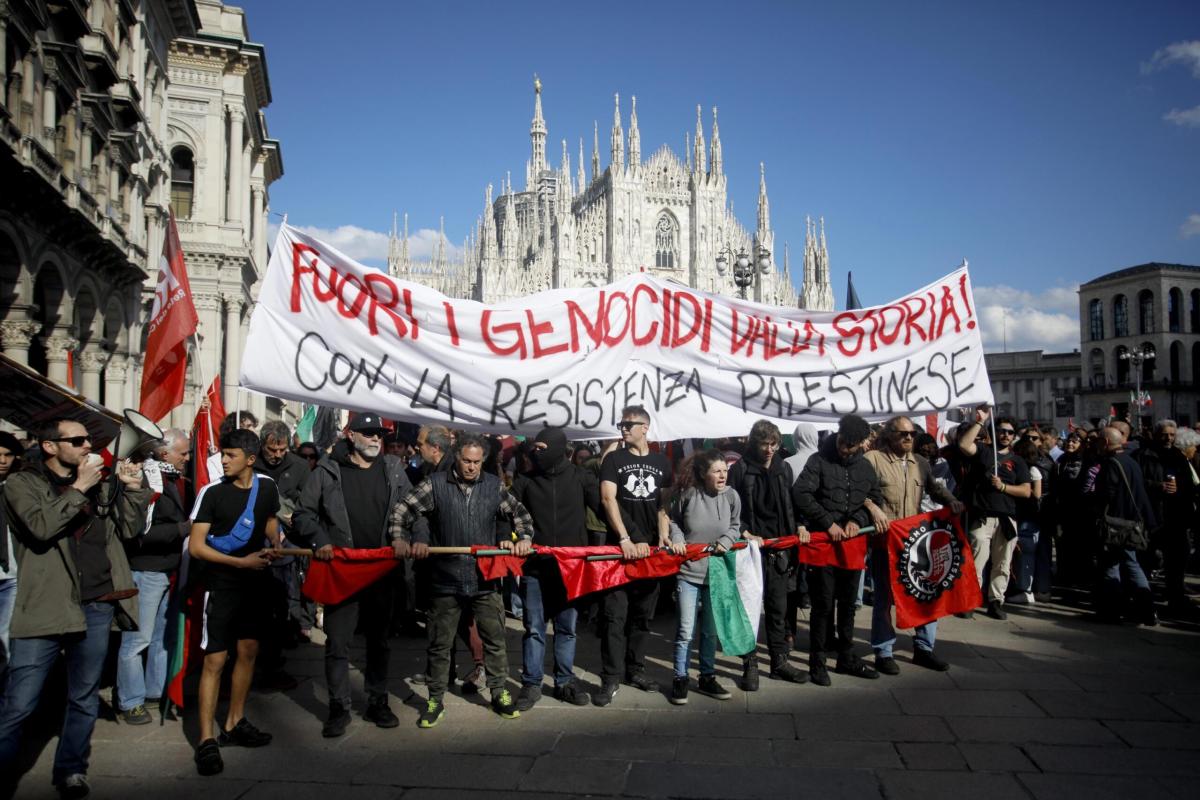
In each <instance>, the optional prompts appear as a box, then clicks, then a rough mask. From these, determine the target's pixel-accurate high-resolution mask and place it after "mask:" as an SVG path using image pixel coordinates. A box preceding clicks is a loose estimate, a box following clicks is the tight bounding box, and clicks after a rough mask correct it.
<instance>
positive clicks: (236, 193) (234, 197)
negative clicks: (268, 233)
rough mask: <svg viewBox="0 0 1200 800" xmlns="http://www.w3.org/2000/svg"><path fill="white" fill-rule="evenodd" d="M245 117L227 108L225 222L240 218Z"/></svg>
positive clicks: (237, 110)
mask: <svg viewBox="0 0 1200 800" xmlns="http://www.w3.org/2000/svg"><path fill="white" fill-rule="evenodd" d="M244 118H245V115H244V114H243V113H242V109H240V108H238V107H236V106H230V107H229V186H228V187H227V194H226V201H225V219H226V221H227V222H234V223H236V222H240V221H241V219H240V218H241V216H242V189H243V187H242V129H243V128H244V126H245V123H244Z"/></svg>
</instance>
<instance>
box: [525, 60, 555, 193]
mask: <svg viewBox="0 0 1200 800" xmlns="http://www.w3.org/2000/svg"><path fill="white" fill-rule="evenodd" d="M529 140H530V143H531V145H532V148H533V158H532V160H531V169H532V172H533V177H534V178H535V179H536V178H537V176H538V174H540V173H541V172H542V171H544V170H547V169H549V168H550V167H549V165H548V164H547V163H546V120H545V119H543V118H542V82H541V81H540V80H538V76H537V75H534V76H533V124H531V125H530V127H529Z"/></svg>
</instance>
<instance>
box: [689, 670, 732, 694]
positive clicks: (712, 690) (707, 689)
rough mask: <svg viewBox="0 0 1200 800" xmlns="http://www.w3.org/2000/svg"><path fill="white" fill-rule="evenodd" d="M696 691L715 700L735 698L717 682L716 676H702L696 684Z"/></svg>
mask: <svg viewBox="0 0 1200 800" xmlns="http://www.w3.org/2000/svg"><path fill="white" fill-rule="evenodd" d="M696 691H698V692H700V694H706V695H708V696H709V697H711V698H713V699H714V700H728V699H729V698H731V697H733V695H732V694H730V692H729V690H728V689H726V688H725V687H724V686H722V685H721V684H720V683H718V682H717V676H716V675H701V676H700V680H699V681H698V682H697V683H696Z"/></svg>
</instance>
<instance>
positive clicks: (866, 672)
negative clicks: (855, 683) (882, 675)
mask: <svg viewBox="0 0 1200 800" xmlns="http://www.w3.org/2000/svg"><path fill="white" fill-rule="evenodd" d="M837 672H839V673H841V674H842V675H853V676H854V677H856V678H866V679H868V680H875V679H876V678H878V677H879V673H878V672H876V671H875V669H874V668H873V667H871V666H870V665H869V664H867V662H866V661H863V660H862V659H861V658H859V657H858V656H850V657H849V658H847V659H844V660H843V659H838V663H837Z"/></svg>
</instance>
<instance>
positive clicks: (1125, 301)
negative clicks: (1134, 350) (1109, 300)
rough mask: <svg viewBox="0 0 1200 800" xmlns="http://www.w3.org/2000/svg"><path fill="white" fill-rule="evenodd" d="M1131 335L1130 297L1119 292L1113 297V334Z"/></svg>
mask: <svg viewBox="0 0 1200 800" xmlns="http://www.w3.org/2000/svg"><path fill="white" fill-rule="evenodd" d="M1128 335H1129V298H1128V297H1126V296H1125V295H1123V294H1119V295H1117V296H1116V297H1114V298H1113V336H1128Z"/></svg>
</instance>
